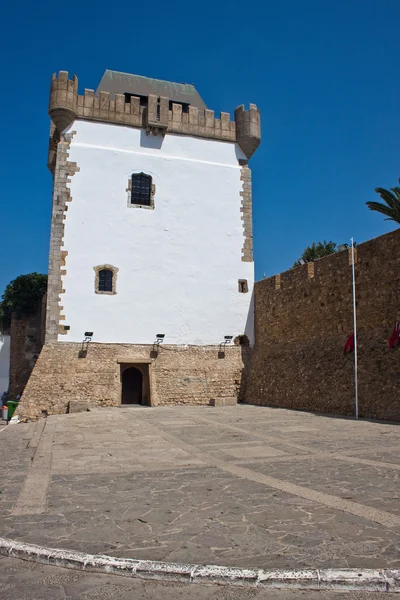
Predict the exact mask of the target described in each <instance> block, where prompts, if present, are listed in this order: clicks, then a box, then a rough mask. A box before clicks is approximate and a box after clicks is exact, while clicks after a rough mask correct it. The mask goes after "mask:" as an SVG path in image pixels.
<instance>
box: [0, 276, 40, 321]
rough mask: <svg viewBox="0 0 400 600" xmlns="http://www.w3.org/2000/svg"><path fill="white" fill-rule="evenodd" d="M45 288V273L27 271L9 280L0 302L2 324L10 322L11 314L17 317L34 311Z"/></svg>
mask: <svg viewBox="0 0 400 600" xmlns="http://www.w3.org/2000/svg"><path fill="white" fill-rule="evenodd" d="M46 288H47V275H43V274H42V273H29V275H20V276H19V277H16V279H13V281H10V283H9V284H8V285H7V287H6V289H5V290H4V294H3V297H2V302H1V303H0V321H1V322H2V323H3V326H8V325H9V324H10V322H11V314H12V313H13V312H14V313H15V314H16V316H17V317H22V316H28V315H31V314H32V313H34V312H35V309H36V306H37V303H38V301H39V300H41V299H42V297H43V294H44V293H45V292H46Z"/></svg>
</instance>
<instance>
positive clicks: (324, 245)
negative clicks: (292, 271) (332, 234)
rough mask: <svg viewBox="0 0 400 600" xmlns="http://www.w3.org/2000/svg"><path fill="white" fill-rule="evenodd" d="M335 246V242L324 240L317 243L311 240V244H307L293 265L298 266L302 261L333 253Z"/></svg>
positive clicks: (311, 260) (310, 260)
mask: <svg viewBox="0 0 400 600" xmlns="http://www.w3.org/2000/svg"><path fill="white" fill-rule="evenodd" d="M336 246H337V244H336V243H335V242H326V241H325V240H324V241H323V242H318V243H315V242H313V243H312V244H311V246H307V248H306V249H305V250H304V252H303V254H302V255H301V256H300V258H299V260H296V262H295V263H294V265H293V266H294V267H298V266H299V265H301V264H303V262H302V261H304V262H313V261H314V260H317V258H322V257H323V256H328V255H329V254H334V253H335V252H336Z"/></svg>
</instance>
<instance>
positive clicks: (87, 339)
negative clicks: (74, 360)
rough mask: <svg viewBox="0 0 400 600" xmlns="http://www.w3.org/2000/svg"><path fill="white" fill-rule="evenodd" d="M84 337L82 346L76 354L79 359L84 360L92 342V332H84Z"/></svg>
mask: <svg viewBox="0 0 400 600" xmlns="http://www.w3.org/2000/svg"><path fill="white" fill-rule="evenodd" d="M84 336H85V337H84V338H83V342H82V346H81V349H80V350H79V354H78V357H79V358H86V355H87V351H88V346H89V342H91V341H92V337H93V331H85V333H84Z"/></svg>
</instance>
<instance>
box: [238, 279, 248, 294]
mask: <svg viewBox="0 0 400 600" xmlns="http://www.w3.org/2000/svg"><path fill="white" fill-rule="evenodd" d="M238 289H239V292H240V293H241V294H246V293H247V292H248V291H249V286H248V285H247V279H239V280H238Z"/></svg>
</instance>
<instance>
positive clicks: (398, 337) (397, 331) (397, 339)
mask: <svg viewBox="0 0 400 600" xmlns="http://www.w3.org/2000/svg"><path fill="white" fill-rule="evenodd" d="M399 344H400V322H399V321H396V324H395V326H394V329H393V333H392V335H391V336H390V338H389V348H396V346H399Z"/></svg>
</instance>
